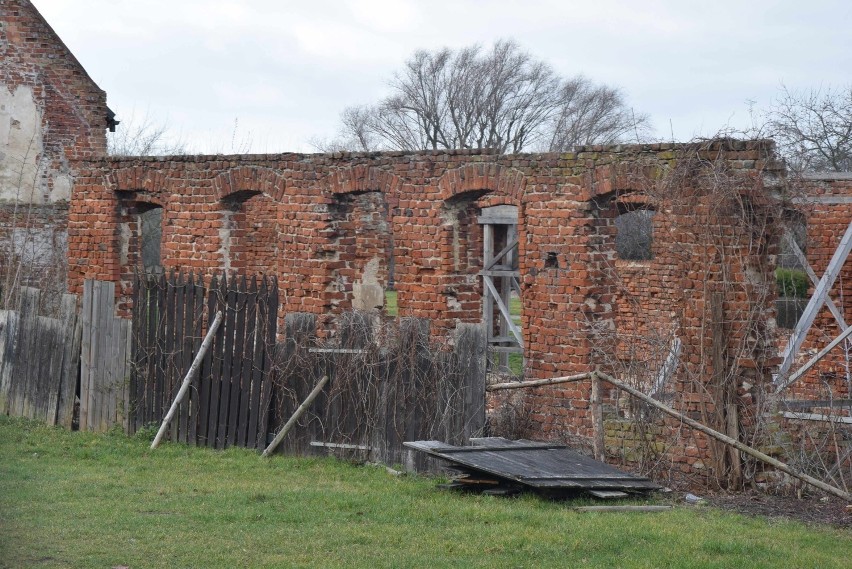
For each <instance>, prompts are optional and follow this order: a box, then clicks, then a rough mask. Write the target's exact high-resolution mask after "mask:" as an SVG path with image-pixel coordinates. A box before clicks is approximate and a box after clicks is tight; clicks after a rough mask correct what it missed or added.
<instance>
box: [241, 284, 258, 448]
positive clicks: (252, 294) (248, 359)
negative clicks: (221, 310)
mask: <svg viewBox="0 0 852 569" xmlns="http://www.w3.org/2000/svg"><path fill="white" fill-rule="evenodd" d="M257 303H258V298H257V279H256V278H255V277H254V276H252V277H251V279H249V281H248V286H247V288H246V332H245V349H244V350H243V358H244V364H243V373H242V376H243V382H242V397H241V400H240V404H241V405H240V424H239V428H238V431H237V440H239V441H240V446H245V447H249V448H254V447H256V446H257V411H258V407H259V406H260V393H259V392H260V385H259V382H256V381H255V374H254V366H255V361H254V355H255V349H256V347H257V333H258V330H259V327H258V325H257ZM252 425H253V426H254V428H253V429H252ZM252 430H253V431H254V432H252Z"/></svg>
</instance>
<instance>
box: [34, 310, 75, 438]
mask: <svg viewBox="0 0 852 569" xmlns="http://www.w3.org/2000/svg"><path fill="white" fill-rule="evenodd" d="M62 300H63V301H64V298H63V299H62ZM65 309H66V308H65V305H64V302H62V301H60V306H59V319H53V318H51V319H49V321H50V322H51V328H52V329H53V330H52V332H53V334H52V341H51V343H50V348H49V349H50V352H49V354H50V371H49V373H48V374H46V375H45V376H43V381H44V387H45V397H44V403H43V412H42V413H43V420H44V421H45V422H46V423H47V424H48V425H56V420H57V415H58V409H59V397H60V391H61V388H62V364H63V357H64V355H65V345H66V344H67V343H68V341H70V336H71V334H70V332H69V331H68V329H69V328H72V327H73V318H74V313H73V312H72V313H71V314H66V313H65ZM69 319H70V320H72V322H68V320H69Z"/></svg>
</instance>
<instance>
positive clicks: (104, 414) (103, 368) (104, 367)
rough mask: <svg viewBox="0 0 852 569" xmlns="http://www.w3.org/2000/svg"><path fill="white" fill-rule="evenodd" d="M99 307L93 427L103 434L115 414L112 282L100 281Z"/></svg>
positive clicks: (113, 293)
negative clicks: (95, 402)
mask: <svg viewBox="0 0 852 569" xmlns="http://www.w3.org/2000/svg"><path fill="white" fill-rule="evenodd" d="M98 302H99V303H100V307H99V309H98V325H97V328H96V329H95V334H96V335H97V338H98V342H97V345H98V360H97V363H96V369H97V371H98V374H97V376H96V381H97V385H96V388H95V393H96V401H97V404H96V405H95V415H94V419H93V421H94V425H96V427H95V429H96V430H97V431H98V432H105V431H106V430H108V429H109V427H110V425H111V424H112V420H113V417H114V413H115V381H116V378H115V345H116V338H115V315H114V314H115V283H112V282H106V281H101V282H100V298H99V299H98Z"/></svg>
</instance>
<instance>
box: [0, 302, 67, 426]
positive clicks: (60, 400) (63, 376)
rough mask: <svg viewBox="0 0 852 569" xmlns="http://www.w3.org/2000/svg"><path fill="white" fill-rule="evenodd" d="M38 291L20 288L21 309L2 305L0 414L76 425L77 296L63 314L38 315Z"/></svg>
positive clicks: (0, 327)
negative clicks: (74, 419)
mask: <svg viewBox="0 0 852 569" xmlns="http://www.w3.org/2000/svg"><path fill="white" fill-rule="evenodd" d="M39 295H40V293H39V290H38V289H36V288H31V287H21V289H20V295H19V306H18V310H16V311H15V310H0V413H3V414H7V415H14V416H20V417H27V418H30V419H38V420H40V421H44V422H46V423H47V424H49V425H62V426H65V427H67V428H71V426H72V418H73V414H74V401H75V389H76V384H77V369H78V364H79V361H80V360H79V355H80V332H81V327H80V321H79V319H78V317H77V297H76V296H74V295H70V294H66V295H63V297H62V302H61V307H60V316H59V318H48V317H46V316H39V314H38V308H37V307H38V306H39Z"/></svg>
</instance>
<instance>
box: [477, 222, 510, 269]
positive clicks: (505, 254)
mask: <svg viewBox="0 0 852 569" xmlns="http://www.w3.org/2000/svg"><path fill="white" fill-rule="evenodd" d="M513 227H515V228H516V227H517V226H515V225H510V226H509V229H508V231H507V235H506V241H507V244H506V246H505V247H503V248H502V249H500V252H499V253H497V254H496V255H494V256H493V257H491V258H490V259H489V260H488V262H486V263H485V264H484V265H483V267H482V270H483V272H484V271H488V270H490V269H493V268H494V267H495V266H496V265H497V264H498V263H500V261H502V260H503V259H504V258H506V263H505V265H506V266H508V267H511V266H513V262H512V261H511V257H512V252H513V251H514V249H515V247H517V246H518V236H517V228H516V229H515V230H514V233H515V234H512V228H513Z"/></svg>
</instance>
